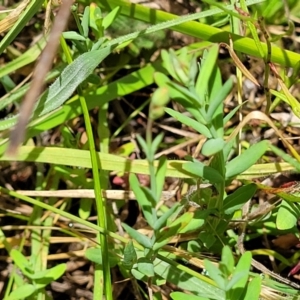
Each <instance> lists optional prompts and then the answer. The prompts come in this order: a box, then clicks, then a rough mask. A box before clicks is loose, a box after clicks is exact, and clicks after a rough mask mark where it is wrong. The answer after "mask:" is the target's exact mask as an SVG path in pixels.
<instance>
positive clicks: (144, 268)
mask: <svg viewBox="0 0 300 300" xmlns="http://www.w3.org/2000/svg"><path fill="white" fill-rule="evenodd" d="M137 269H138V270H139V271H140V272H141V273H142V274H144V275H146V276H147V277H153V276H154V267H153V262H152V261H151V260H149V259H148V258H146V257H141V258H139V259H138V262H137Z"/></svg>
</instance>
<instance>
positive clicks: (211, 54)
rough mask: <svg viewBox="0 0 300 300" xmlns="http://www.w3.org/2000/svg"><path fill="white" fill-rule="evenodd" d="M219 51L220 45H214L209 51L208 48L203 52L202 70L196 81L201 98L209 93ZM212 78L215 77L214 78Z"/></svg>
mask: <svg viewBox="0 0 300 300" xmlns="http://www.w3.org/2000/svg"><path fill="white" fill-rule="evenodd" d="M218 53H219V46H218V45H214V46H212V47H211V48H210V49H209V50H208V51H207V50H206V51H205V52H204V53H203V57H202V60H201V66H200V72H199V76H198V79H197V82H196V91H197V94H198V95H199V97H200V99H205V96H206V95H207V93H208V84H209V81H210V79H211V75H212V73H213V70H214V68H215V65H216V60H217V57H218ZM212 80H214V79H213V78H212Z"/></svg>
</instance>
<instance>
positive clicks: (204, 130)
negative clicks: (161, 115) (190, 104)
mask: <svg viewBox="0 0 300 300" xmlns="http://www.w3.org/2000/svg"><path fill="white" fill-rule="evenodd" d="M165 112H166V113H168V114H169V115H170V116H172V117H173V118H175V119H176V120H178V121H179V122H180V123H182V124H185V125H187V126H189V127H192V128H193V129H195V130H196V131H197V132H199V133H200V134H203V135H204V136H205V137H207V138H211V137H212V135H211V133H210V131H209V129H208V128H207V127H206V126H205V125H203V124H201V123H199V122H197V121H195V120H194V119H191V118H190V117H188V116H185V115H184V114H183V113H180V112H178V111H175V110H173V109H171V108H168V107H165Z"/></svg>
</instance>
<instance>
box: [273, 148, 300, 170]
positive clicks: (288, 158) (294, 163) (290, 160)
mask: <svg viewBox="0 0 300 300" xmlns="http://www.w3.org/2000/svg"><path fill="white" fill-rule="evenodd" d="M269 147H270V149H271V150H272V151H273V152H274V153H275V154H276V155H278V156H279V157H281V158H282V159H283V160H285V161H286V162H288V163H289V164H290V165H292V166H293V167H294V168H295V169H296V170H297V171H298V172H300V163H299V162H298V161H296V160H295V159H294V158H293V157H291V156H290V155H289V154H287V153H286V152H284V151H282V150H281V149H279V148H277V147H275V146H273V145H272V144H270V145H269Z"/></svg>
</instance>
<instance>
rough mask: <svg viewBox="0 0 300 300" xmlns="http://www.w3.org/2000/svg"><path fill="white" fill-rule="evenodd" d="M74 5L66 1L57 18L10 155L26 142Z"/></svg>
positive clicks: (28, 94)
mask: <svg viewBox="0 0 300 300" xmlns="http://www.w3.org/2000/svg"><path fill="white" fill-rule="evenodd" d="M72 3H73V0H64V1H63V3H62V5H61V7H60V9H59V12H58V14H57V16H56V18H55V21H54V24H53V28H52V30H51V33H50V35H49V40H48V43H47V45H46V47H45V49H44V50H43V52H42V54H41V57H40V60H39V62H38V63H37V65H36V67H35V70H34V74H33V78H32V81H31V85H30V88H29V90H28V92H27V94H26V95H25V98H24V100H23V103H22V106H21V109H20V115H19V120H18V123H17V125H16V126H15V128H14V129H13V131H12V132H11V135H10V143H9V146H8V150H7V153H8V154H9V155H16V153H17V149H18V147H19V145H20V144H21V143H22V141H23V140H24V136H25V130H26V126H27V124H28V122H29V119H30V117H31V115H32V111H33V108H34V105H35V103H36V101H37V99H38V97H39V96H40V94H41V92H42V90H43V86H44V80H45V77H46V75H47V73H48V71H49V70H50V69H51V66H52V62H53V59H54V57H55V54H56V51H57V48H58V45H59V38H60V35H61V33H62V32H63V31H64V29H65V27H66V24H67V22H68V19H69V15H70V7H71V5H72Z"/></svg>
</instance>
